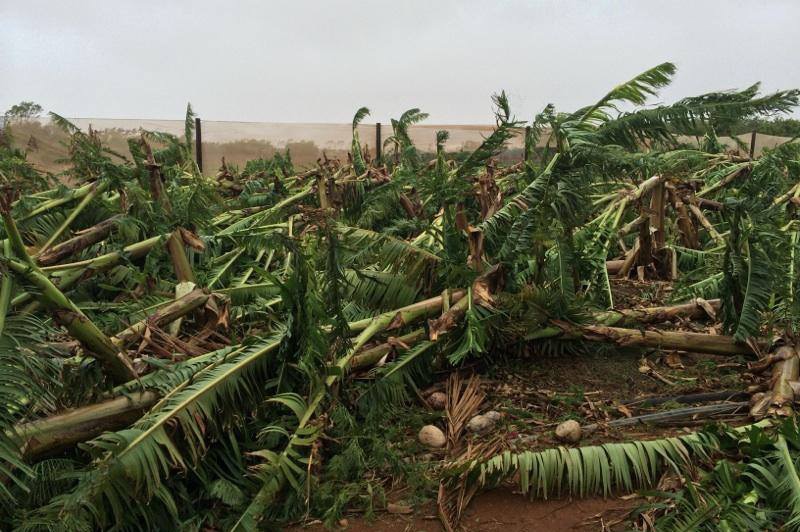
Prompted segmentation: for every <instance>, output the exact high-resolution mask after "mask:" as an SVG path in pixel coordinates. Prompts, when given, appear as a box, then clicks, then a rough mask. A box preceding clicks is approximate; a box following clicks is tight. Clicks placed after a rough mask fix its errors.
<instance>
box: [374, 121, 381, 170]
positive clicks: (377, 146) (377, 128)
mask: <svg viewBox="0 0 800 532" xmlns="http://www.w3.org/2000/svg"><path fill="white" fill-rule="evenodd" d="M375 162H376V163H377V164H381V123H380V122H376V123H375Z"/></svg>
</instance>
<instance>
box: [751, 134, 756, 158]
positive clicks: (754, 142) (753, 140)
mask: <svg viewBox="0 0 800 532" xmlns="http://www.w3.org/2000/svg"><path fill="white" fill-rule="evenodd" d="M755 153H756V132H755V131H753V132H752V133H751V134H750V158H751V159H752V158H753V155H755Z"/></svg>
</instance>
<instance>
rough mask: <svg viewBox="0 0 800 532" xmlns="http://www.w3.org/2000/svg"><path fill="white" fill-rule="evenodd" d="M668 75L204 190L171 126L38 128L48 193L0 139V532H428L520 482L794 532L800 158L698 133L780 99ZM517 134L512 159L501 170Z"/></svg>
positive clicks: (795, 149) (666, 522) (644, 525)
mask: <svg viewBox="0 0 800 532" xmlns="http://www.w3.org/2000/svg"><path fill="white" fill-rule="evenodd" d="M674 73H675V67H674V66H673V65H672V64H671V63H664V64H661V65H658V66H656V67H654V68H652V69H650V70H647V71H646V72H643V73H642V74H640V75H638V76H636V77H635V78H633V79H632V80H630V81H628V82H625V83H622V84H620V85H619V86H617V87H614V88H613V89H611V90H610V91H609V92H608V93H607V94H606V95H604V96H603V97H602V98H601V99H599V100H598V101H597V102H595V103H592V104H590V105H587V106H586V107H583V108H581V109H578V110H576V111H572V112H562V111H558V110H556V109H555V108H554V107H553V106H552V105H548V106H547V107H545V109H543V110H542V112H541V113H539V114H538V115H536V116H535V117H534V119H533V120H532V121H530V122H525V121H522V120H519V119H517V118H516V117H514V115H513V114H512V111H511V109H510V108H509V104H508V99H507V98H506V95H505V94H504V93H500V94H498V95H496V96H495V97H494V98H493V103H494V106H495V116H496V127H495V129H494V132H493V133H492V134H491V135H489V136H487V137H486V138H485V139H484V141H483V143H482V144H481V145H480V146H479V147H478V148H477V149H475V150H474V151H472V152H469V153H460V154H455V155H454V154H449V153H447V152H446V151H445V149H444V148H445V143H446V140H447V132H446V131H440V132H438V134H437V146H438V149H437V153H435V154H433V155H432V156H429V155H427V154H423V153H420V152H419V151H418V150H417V149H416V148H415V146H414V145H413V143H412V142H411V138H410V135H409V130H410V128H411V127H413V126H414V124H417V123H419V122H420V121H422V120H424V119H425V118H426V116H427V115H426V114H425V113H423V112H422V111H420V110H419V109H410V110H408V111H406V112H405V113H403V114H402V115H401V116H400V117H399V118H398V119H396V120H393V121H392V124H391V125H392V135H391V136H390V137H389V138H387V139H386V142H385V143H384V145H383V146H382V148H383V149H382V151H381V152H380V153H381V155H380V156H379V157H378V156H376V155H375V153H374V152H370V150H369V149H368V148H367V147H366V146H365V145H363V144H362V142H361V139H359V137H358V133H357V126H358V124H359V123H360V122H361V121H362V120H364V119H365V118H366V117H367V116H368V114H369V111H368V109H366V108H362V109H359V110H358V112H357V113H356V115H355V117H354V119H353V141H352V148H351V151H350V154H349V157H348V160H346V161H340V160H335V159H329V158H327V157H323V158H322V159H320V160H319V161H318V164H317V165H315V166H314V167H313V168H303V169H301V168H295V166H294V165H293V163H292V159H291V153H288V152H287V153H284V154H278V155H275V156H274V157H273V158H270V159H258V160H253V161H249V162H248V163H247V164H246V165H245V167H244V168H236V167H234V166H232V165H228V164H226V163H225V162H224V161H223V162H222V166H221V168H220V170H219V172H218V174H217V176H216V177H215V178H208V177H203V176H202V175H201V173H200V172H199V171H198V168H197V166H196V164H195V162H194V161H193V158H192V155H193V150H194V147H193V138H194V135H193V130H192V128H193V126H194V116H193V113H192V110H191V108H189V109H188V110H187V114H186V132H185V135H184V136H183V137H182V138H179V137H175V136H172V135H167V134H163V133H159V132H151V131H142V132H141V134H140V135H138V136H136V137H132V138H130V139H129V150H128V153H119V152H116V151H111V150H109V149H108V148H106V147H105V146H103V144H102V142H101V139H100V137H99V136H98V135H97V133H96V132H94V131H92V130H89V131H82V130H80V129H79V128H77V127H75V126H74V125H73V124H71V123H70V122H69V121H68V120H66V119H64V118H62V117H60V116H58V115H52V120H53V122H54V123H55V124H57V125H58V126H59V127H61V128H63V129H64V130H65V131H66V132H67V133H69V142H68V144H67V146H66V149H67V151H68V161H67V162H68V164H69V168H68V170H66V171H65V172H64V173H63V174H59V175H50V174H47V173H45V172H41V171H39V170H38V169H37V168H35V167H34V166H33V165H31V164H30V163H28V161H27V160H26V154H25V152H24V151H21V150H19V149H17V148H14V147H13V146H14V144H13V143H12V141H11V140H12V138H13V133H14V127H13V124H11V125H10V126H9V127H8V128H7V129H6V131H5V132H4V134H3V137H2V143H0V180H2V187H3V188H2V191H0V215H1V216H2V220H3V224H2V235H0V236H1V237H2V239H1V242H0V245H1V246H2V253H0V268H1V269H2V278H1V281H0V333H1V335H0V377H1V378H0V395H2V398H3V401H4V404H5V408H4V410H3V414H2V416H0V423H2V425H3V427H2V428H3V431H2V436H0V474H2V478H3V482H2V484H0V499H1V500H2V502H3V504H2V513H0V521H2V526H3V528H4V529H9V530H21V531H40V530H68V531H73V530H74V531H78V530H81V531H83V530H106V529H113V530H187V531H188V530H226V531H227V530H231V531H249V530H257V529H264V530H274V529H276V528H279V527H283V526H290V525H298V524H303V523H314V522H318V523H322V524H323V525H324V526H326V527H329V528H336V527H341V526H343V525H344V524H346V523H347V519H348V518H347V517H345V516H351V517H352V516H353V515H358V514H364V515H365V517H366V518H367V519H372V518H374V517H375V516H376V515H379V514H383V513H384V512H388V513H389V514H393V515H399V516H406V515H413V514H415V513H417V514H418V513H419V512H420V511H423V510H421V509H423V508H425V509H426V510H424V511H425V512H429V513H430V512H431V511H432V512H434V513H435V514H436V517H437V519H438V520H439V522H440V524H441V526H442V527H443V529H445V530H448V531H450V530H457V529H458V528H459V527H460V526H461V523H462V521H463V519H464V516H466V515H468V513H469V503H470V501H471V500H472V499H473V498H475V497H476V496H477V495H478V494H479V493H480V492H481V491H484V490H487V489H490V488H493V487H498V486H506V487H507V486H509V485H512V484H513V485H514V486H516V488H515V489H516V490H518V491H519V492H521V493H524V494H526V495H529V496H531V497H539V498H548V497H549V498H552V497H573V498H579V497H584V498H598V497H611V496H614V497H619V496H625V497H628V496H631V495H632V496H633V497H635V498H634V499H631V498H630V497H629V498H628V500H631V501H634V502H636V503H637V505H638V506H637V508H636V509H635V510H634V511H633V512H629V509H627V508H626V509H625V513H627V514H628V515H627V517H619V516H617V517H615V518H614V519H613V523H611V524H609V523H606V522H604V524H603V525H602V526H604V527H606V526H612V525H614V526H628V527H634V528H636V529H639V530H673V529H674V530H766V529H777V528H781V527H782V529H785V530H796V529H800V476H799V475H798V469H797V463H798V459H800V428H798V425H797V424H796V421H795V418H794V413H793V404H794V400H795V395H796V394H797V393H800V356H799V353H800V352H798V347H800V343H798V336H797V332H798V325H800V297H799V296H800V293H799V291H798V284H800V283H798V266H800V256H798V255H800V254H799V253H798V250H800V224H799V223H798V205H800V142H797V141H796V140H795V139H793V140H791V141H789V142H786V143H784V144H782V145H779V146H777V147H776V148H775V149H772V150H766V151H765V153H763V154H761V155H760V156H759V157H755V154H754V153H752V151H750V150H749V147H748V146H739V148H738V149H736V150H733V151H731V150H727V151H726V149H725V148H724V146H723V144H722V143H721V142H720V138H722V137H726V136H731V135H733V134H734V133H735V132H738V131H740V128H741V127H742V124H744V123H748V121H753V120H758V119H762V118H764V117H770V116H773V115H779V114H781V113H786V112H790V111H791V110H792V109H794V108H795V107H796V106H797V104H798V98H799V97H800V91H797V90H786V91H778V92H775V93H772V94H766V95H765V94H761V93H760V92H759V86H758V85H757V84H756V85H753V86H751V87H748V88H746V89H743V90H739V91H727V92H716V93H709V94H703V95H700V96H693V97H686V98H683V99H681V100H678V101H677V102H675V103H673V104H656V105H648V104H647V103H648V101H649V100H650V99H651V98H653V97H654V96H655V95H656V94H657V92H658V90H659V89H661V88H663V87H665V86H666V85H668V84H669V83H670V81H671V79H672V76H673V74H674ZM515 135H524V140H525V153H524V158H523V160H521V161H519V162H518V163H514V164H510V165H501V164H500V163H499V162H498V160H499V159H498V158H499V155H500V154H501V153H502V152H503V150H504V146H505V145H506V144H507V142H508V141H509V139H511V138H512V137H513V136H515ZM686 136H689V137H691V138H695V139H696V143H694V144H691V145H687V144H681V143H680V142H679V141H678V138H679V137H680V138H686ZM544 139H546V141H544ZM540 140H543V141H544V142H540ZM541 145H544V148H542V147H541ZM65 183H69V185H65ZM618 509H619V508H617V510H618ZM617 513H618V512H617Z"/></svg>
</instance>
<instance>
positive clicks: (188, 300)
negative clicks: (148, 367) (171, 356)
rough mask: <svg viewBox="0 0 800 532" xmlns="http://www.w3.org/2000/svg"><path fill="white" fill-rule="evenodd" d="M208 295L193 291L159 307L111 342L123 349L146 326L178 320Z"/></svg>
mask: <svg viewBox="0 0 800 532" xmlns="http://www.w3.org/2000/svg"><path fill="white" fill-rule="evenodd" d="M209 297H210V295H209V294H208V293H207V292H205V291H204V290H201V289H199V288H198V289H195V290H192V291H191V292H189V293H188V294H186V295H184V296H183V297H180V298H178V299H176V300H174V301H171V302H169V303H167V304H166V305H164V306H163V307H160V308H159V309H158V310H157V311H155V312H154V313H153V314H151V315H149V316H147V317H146V318H144V319H143V320H141V321H138V322H136V323H134V324H133V325H131V326H130V327H128V328H127V329H125V330H123V331H120V332H119V333H117V334H116V335H115V336H114V337H113V338H112V339H111V341H112V342H113V343H114V345H116V346H117V347H119V348H122V347H124V346H125V345H126V344H129V343H131V342H135V341H136V340H137V339H139V338H140V337H141V336H142V334H143V333H144V331H145V329H147V327H148V326H151V327H152V326H157V327H161V326H163V325H166V324H168V323H171V322H173V321H175V320H177V319H178V318H181V317H183V316H185V315H187V314H189V313H190V312H192V311H193V310H195V309H197V308H199V307H201V306H203V305H205V303H206V301H208V298H209Z"/></svg>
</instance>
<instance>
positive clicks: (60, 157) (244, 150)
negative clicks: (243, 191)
mask: <svg viewBox="0 0 800 532" xmlns="http://www.w3.org/2000/svg"><path fill="white" fill-rule="evenodd" d="M68 120H70V121H71V122H72V123H73V124H75V125H76V126H77V127H79V128H80V129H81V130H83V131H88V130H89V129H90V128H91V130H92V131H94V132H96V134H97V135H98V137H99V138H100V140H101V141H102V142H103V145H104V146H106V147H107V148H109V150H110V151H111V152H112V153H116V154H118V156H121V157H130V152H129V150H128V139H130V138H134V137H138V136H139V135H141V133H142V132H143V131H157V132H163V133H169V134H172V135H176V136H183V135H184V132H185V123H184V121H183V120H146V119H116V118H115V119H109V118H69V119H68ZM6 126H7V128H6V133H8V134H10V137H11V139H12V143H13V144H14V145H15V146H16V147H19V148H21V149H23V150H25V151H26V152H27V155H28V160H29V161H31V162H32V163H33V164H35V165H36V167H37V168H38V169H40V170H42V171H45V172H51V173H58V172H60V171H62V170H64V169H66V168H67V167H68V166H69V164H68V162H67V161H66V158H67V156H68V153H67V143H66V141H67V139H68V136H67V134H66V133H65V132H64V131H63V130H62V129H60V128H59V127H58V126H56V125H55V124H53V123H51V122H50V120H49V119H46V118H34V119H26V120H14V121H13V122H12V121H9V123H7V124H6ZM0 128H2V124H0ZM440 130H446V131H448V132H449V138H448V140H447V142H446V144H445V149H446V150H447V151H449V152H459V151H471V150H473V149H475V148H476V147H477V146H478V145H480V143H481V142H482V141H483V139H484V138H485V137H486V136H488V135H489V134H491V132H492V130H493V127H492V126H491V125H415V126H412V127H411V128H410V130H409V135H410V137H411V140H412V141H413V142H414V144H415V146H416V147H417V149H418V150H420V151H421V152H423V153H428V154H432V153H435V151H436V132H437V131H440ZM357 131H358V135H359V139H360V141H361V144H362V146H365V148H366V149H367V150H368V151H369V153H370V154H371V155H372V156H373V157H374V156H375V155H376V154H377V150H376V147H378V148H380V147H381V144H382V143H383V142H384V141H385V140H386V138H387V137H388V136H390V135H391V134H392V131H391V127H390V126H388V125H387V124H383V125H381V124H361V125H359V126H358V128H357ZM352 134H353V132H352V125H351V124H323V123H319V124H314V123H271V122H226V121H212V120H203V121H202V122H201V121H200V120H197V127H196V131H195V135H196V141H199V142H196V144H197V145H199V146H200V150H199V151H198V152H197V159H198V163H200V165H201V167H202V169H203V173H204V174H206V175H214V174H215V173H216V172H217V170H218V169H219V167H220V166H221V164H222V161H223V159H224V161H225V163H226V164H228V165H230V166H235V167H238V168H243V167H244V165H245V163H246V162H247V161H249V160H252V159H257V158H262V157H263V158H269V157H272V156H274V155H275V154H276V153H278V152H284V151H286V150H289V153H290V154H291V156H292V160H293V161H294V163H295V165H297V166H298V167H301V168H302V167H309V166H312V165H314V164H316V162H317V161H318V160H319V159H321V158H323V157H328V158H338V159H341V160H346V159H347V154H348V152H349V151H350V146H351V142H352ZM547 140H548V137H547V135H543V136H542V138H540V139H539V147H543V146H544V145H545V144H546V142H547ZM680 140H681V141H683V142H685V143H687V144H695V145H696V144H697V143H698V142H699V139H696V138H694V137H682V138H681V139H680ZM720 140H721V142H723V143H724V144H725V145H726V147H727V148H728V149H730V150H734V151H740V152H744V153H748V152H749V151H750V150H751V149H752V151H753V153H754V154H755V155H759V154H761V152H762V151H763V150H764V149H765V148H774V147H775V146H777V145H779V144H782V143H783V142H786V141H788V140H789V139H788V138H784V137H775V136H771V135H763V134H758V135H754V134H750V133H748V134H743V135H739V136H738V137H735V138H722V139H720ZM523 145H524V129H519V130H518V131H517V132H516V135H514V136H513V137H512V138H511V140H510V141H509V143H508V145H507V147H506V150H505V151H504V152H503V154H502V155H501V159H502V160H505V161H506V162H510V161H514V162H516V161H519V160H521V159H522V157H523ZM118 156H114V157H118ZM118 158H119V157H118Z"/></svg>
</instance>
